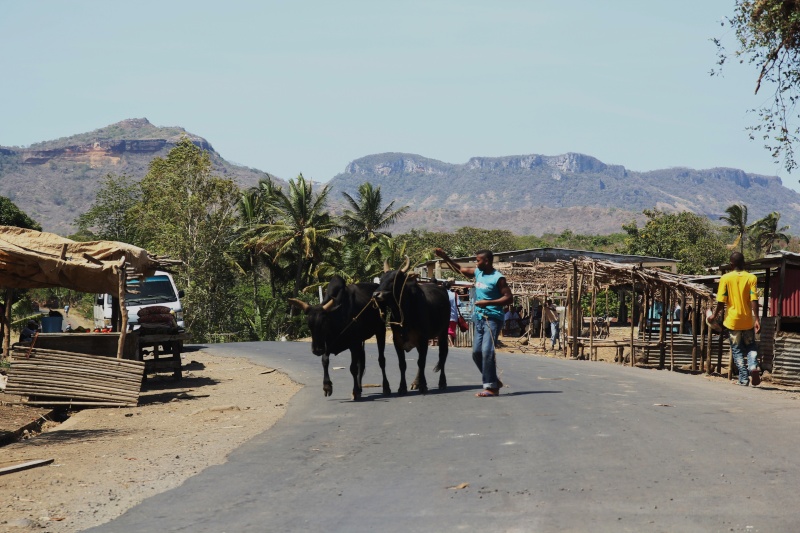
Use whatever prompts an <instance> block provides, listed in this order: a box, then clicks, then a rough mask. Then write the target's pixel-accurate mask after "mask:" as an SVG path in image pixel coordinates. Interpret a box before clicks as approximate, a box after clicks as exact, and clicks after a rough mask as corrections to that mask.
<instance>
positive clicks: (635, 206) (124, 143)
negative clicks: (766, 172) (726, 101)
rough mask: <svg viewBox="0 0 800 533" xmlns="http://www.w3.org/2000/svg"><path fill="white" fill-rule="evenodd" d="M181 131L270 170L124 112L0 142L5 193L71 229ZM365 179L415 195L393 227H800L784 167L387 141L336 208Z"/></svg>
mask: <svg viewBox="0 0 800 533" xmlns="http://www.w3.org/2000/svg"><path fill="white" fill-rule="evenodd" d="M183 136H186V137H189V138H190V139H191V140H192V142H194V143H195V144H196V145H198V146H200V147H201V148H204V149H206V150H208V151H209V153H210V156H211V160H212V163H213V165H214V171H215V172H216V173H217V174H219V175H223V176H228V177H231V178H232V179H234V181H236V182H237V183H238V184H239V186H240V187H249V186H252V185H255V184H256V183H257V182H258V180H259V179H262V178H265V177H267V176H271V177H272V178H273V179H274V180H275V181H277V182H278V183H279V184H285V182H284V181H283V180H281V179H280V178H277V177H275V176H274V175H272V174H269V173H267V172H265V171H261V170H256V169H252V168H248V167H243V166H239V165H235V164H232V163H230V162H227V161H226V160H225V159H224V158H223V157H222V156H221V155H220V154H218V153H217V152H216V151H215V150H214V148H213V147H212V146H211V144H210V143H209V142H208V141H207V140H205V139H204V138H203V137H200V136H198V135H195V134H192V133H189V132H187V131H186V130H184V129H183V128H179V127H166V128H165V127H157V126H154V125H153V124H151V123H150V122H149V121H148V120H147V119H128V120H123V121H122V122H118V123H116V124H112V125H110V126H107V127H105V128H101V129H98V130H94V131H92V132H88V133H82V134H77V135H73V136H70V137H66V138H62V139H57V140H52V141H46V142H41V143H37V144H34V145H31V146H29V147H0V195H3V196H7V197H9V198H10V199H11V200H12V201H13V202H14V203H15V204H17V206H19V207H20V209H22V210H23V211H25V212H26V213H27V214H28V215H30V216H31V217H33V218H34V219H35V220H37V221H39V222H40V223H41V224H42V226H43V228H44V229H45V230H46V231H53V232H56V233H60V234H69V233H71V232H73V231H74V229H75V226H74V221H75V218H76V217H77V216H78V215H80V214H81V213H82V212H84V211H85V210H86V209H88V207H89V206H90V205H91V203H92V202H93V201H94V198H95V193H96V191H97V189H98V187H99V183H100V179H101V178H102V177H103V176H105V175H106V174H108V173H114V174H127V175H129V176H131V177H132V178H134V179H141V178H142V177H143V176H144V175H145V174H146V173H147V169H148V165H149V163H150V161H151V160H152V159H153V158H155V157H163V156H165V155H166V154H167V153H168V152H169V150H170V149H171V148H172V147H173V146H175V143H176V142H177V141H178V140H179V139H180V138H181V137H183ZM366 181H369V182H371V183H372V184H373V185H374V186H376V187H378V186H379V187H380V188H381V193H382V196H383V199H384V202H385V203H388V202H390V201H395V207H399V206H403V205H408V206H410V207H411V209H410V210H409V213H408V214H407V215H406V216H404V217H403V218H402V219H401V220H400V221H399V222H398V223H397V224H395V226H393V227H392V228H391V229H392V231H393V232H395V233H399V232H403V231H407V230H408V229H411V228H419V229H428V230H432V231H450V230H454V229H456V228H459V227H462V226H474V227H481V228H486V229H509V230H511V231H513V232H514V233H517V234H520V235H531V234H532V235H541V234H543V233H560V232H562V231H564V230H572V231H573V232H575V233H592V234H607V233H612V232H618V231H621V227H622V224H624V223H627V222H630V221H631V220H637V221H642V220H643V218H644V217H643V215H642V210H644V209H652V208H658V209H661V210H665V211H683V210H688V211H692V212H694V213H697V214H700V215H704V216H707V217H709V218H710V219H712V220H715V221H716V220H718V218H719V216H720V214H722V213H724V212H725V208H727V207H728V206H730V205H732V204H734V203H740V202H741V203H745V204H746V205H747V206H748V208H749V212H750V216H751V219H752V220H755V219H756V218H758V217H761V216H764V215H765V214H767V213H769V212H772V211H778V212H780V213H781V223H782V224H784V225H789V226H790V230H789V232H790V233H792V230H793V229H794V228H799V227H800V194H798V193H797V192H795V191H793V190H791V189H789V188H787V187H784V186H783V183H782V181H781V179H780V178H778V177H776V176H763V175H758V174H749V173H746V172H744V171H742V170H737V169H731V168H713V169H707V170H694V169H689V168H669V169H663V170H653V171H649V172H637V171H632V170H628V169H626V168H625V167H623V166H621V165H609V164H606V163H603V162H602V161H600V160H598V159H596V158H594V157H591V156H588V155H584V154H578V153H567V154H563V155H557V156H547V155H536V154H531V155H520V156H507V157H473V158H471V159H470V160H469V161H467V162H466V163H463V164H452V163H445V162H442V161H437V160H435V159H429V158H426V157H423V156H420V155H415V154H404V153H385V154H375V155H369V156H366V157H362V158H360V159H356V160H355V161H353V162H351V163H350V164H349V165H347V168H345V170H344V172H342V173H340V174H338V175H336V176H334V177H333V178H332V179H331V181H330V182H329V186H330V187H331V194H330V196H329V198H330V199H331V200H332V204H333V207H334V209H341V207H342V205H343V203H342V195H341V193H342V192H347V193H349V194H351V195H353V194H355V193H356V191H357V189H358V186H359V185H360V184H362V183H364V182H366Z"/></svg>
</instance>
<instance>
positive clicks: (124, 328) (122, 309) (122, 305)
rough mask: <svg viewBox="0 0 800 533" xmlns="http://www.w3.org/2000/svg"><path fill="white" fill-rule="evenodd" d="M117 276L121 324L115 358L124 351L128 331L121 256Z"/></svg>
mask: <svg viewBox="0 0 800 533" xmlns="http://www.w3.org/2000/svg"><path fill="white" fill-rule="evenodd" d="M117 274H118V276H119V311H120V315H121V316H122V325H121V327H120V331H119V344H118V345H117V359H122V355H123V353H124V351H125V336H126V335H127V333H128V307H127V305H125V289H126V284H127V276H126V275H125V259H124V258H123V259H122V261H121V264H120V265H119V267H118V268H117Z"/></svg>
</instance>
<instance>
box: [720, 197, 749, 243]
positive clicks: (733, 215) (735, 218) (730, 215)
mask: <svg viewBox="0 0 800 533" xmlns="http://www.w3.org/2000/svg"><path fill="white" fill-rule="evenodd" d="M725 212H726V213H727V215H723V216H721V217H719V219H720V220H722V221H724V222H725V223H726V224H727V225H728V231H730V232H731V233H733V234H734V235H735V236H736V241H734V243H733V247H734V248H735V247H736V245H737V244H738V245H739V251H740V252H742V253H744V245H745V241H746V240H747V231H748V230H749V229H750V226H748V225H747V206H746V205H744V204H733V205H732V206H729V207H728V208H727V209H726V210H725Z"/></svg>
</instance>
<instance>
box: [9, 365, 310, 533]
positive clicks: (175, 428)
mask: <svg viewBox="0 0 800 533" xmlns="http://www.w3.org/2000/svg"><path fill="white" fill-rule="evenodd" d="M300 388H301V386H300V385H298V384H297V383H295V382H293V381H292V380H290V379H289V378H288V377H287V376H286V375H284V374H281V373H280V372H277V371H275V370H272V369H269V368H265V367H261V366H257V365H254V364H253V363H251V362H250V361H248V360H246V359H241V358H229V357H219V356H215V355H213V354H211V353H208V352H199V351H198V352H188V353H186V354H185V355H184V379H182V380H180V381H174V380H173V379H172V376H171V375H170V374H164V375H159V376H156V377H151V378H150V379H149V380H148V383H147V384H146V386H145V387H144V389H143V391H142V394H141V396H140V401H139V406H138V407H135V408H97V409H84V410H81V411H79V412H77V413H73V414H72V416H71V417H70V418H69V419H68V420H66V421H65V422H63V423H61V424H59V423H55V422H46V423H45V424H44V426H43V431H42V432H41V433H40V434H31V438H28V439H25V440H20V441H18V442H15V443H12V444H8V445H6V446H3V447H0V468H3V467H6V466H11V465H16V464H19V463H23V462H26V461H32V460H36V459H53V463H52V464H49V465H46V466H41V467H37V468H32V469H29V470H24V471H21V472H14V473H10V474H5V475H2V476H0V502H2V504H0V530H2V531H19V532H25V531H48V532H54V533H63V532H73V531H82V530H84V529H87V528H89V527H92V526H95V525H99V524H102V523H105V522H108V521H109V520H112V519H113V518H115V517H117V516H119V515H121V514H122V513H123V512H125V511H126V510H127V509H129V508H130V507H133V506H134V505H136V504H137V503H139V502H141V501H142V500H144V499H145V498H148V497H150V496H153V495H156V494H159V493H161V492H164V491H166V490H169V489H171V488H174V487H176V486H178V485H180V484H181V483H182V482H183V481H184V480H185V479H187V478H189V477H191V476H193V475H195V474H197V473H198V472H200V471H202V470H203V469H205V468H207V467H209V466H212V465H215V464H220V463H223V462H225V460H226V457H227V455H228V453H230V452H231V451H232V450H234V449H235V448H236V447H237V446H239V445H240V444H242V443H244V442H245V441H247V440H248V439H250V438H252V437H253V436H255V435H257V434H259V433H261V432H263V431H264V430H266V429H268V428H269V427H271V426H272V425H273V424H274V423H275V422H276V421H277V420H278V419H279V418H281V417H282V416H283V414H284V413H285V411H286V405H287V404H288V401H289V399H290V398H291V397H292V396H293V395H294V394H295V393H296V392H297V391H298V390H300ZM8 401H9V398H6V397H4V395H3V394H0V404H3V403H6V402H8ZM20 411H21V410H19V409H18V410H17V411H16V414H17V416H18V417H20V418H18V419H13V418H12V417H13V415H14V413H15V411H13V410H12V408H11V407H9V406H8V405H4V406H2V408H0V431H2V430H3V429H9V426H10V427H11V428H13V429H16V428H18V427H21V426H20V425H18V424H19V423H20V421H24V420H27V419H30V418H31V417H32V418H36V417H37V416H38V415H37V413H36V412H35V411H32V410H30V408H28V409H26V410H25V412H24V413H22V412H20ZM43 411H44V410H43ZM4 414H5V416H4Z"/></svg>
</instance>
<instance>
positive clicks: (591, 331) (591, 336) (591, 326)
mask: <svg viewBox="0 0 800 533" xmlns="http://www.w3.org/2000/svg"><path fill="white" fill-rule="evenodd" d="M596 267H597V264H596V263H595V262H594V261H592V310H591V312H590V317H589V359H590V360H594V361H596V360H597V356H596V355H595V353H594V326H595V323H596V322H595V320H596V319H595V316H594V310H595V303H596V301H597V288H596V287H595V286H594V281H595V269H596Z"/></svg>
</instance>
